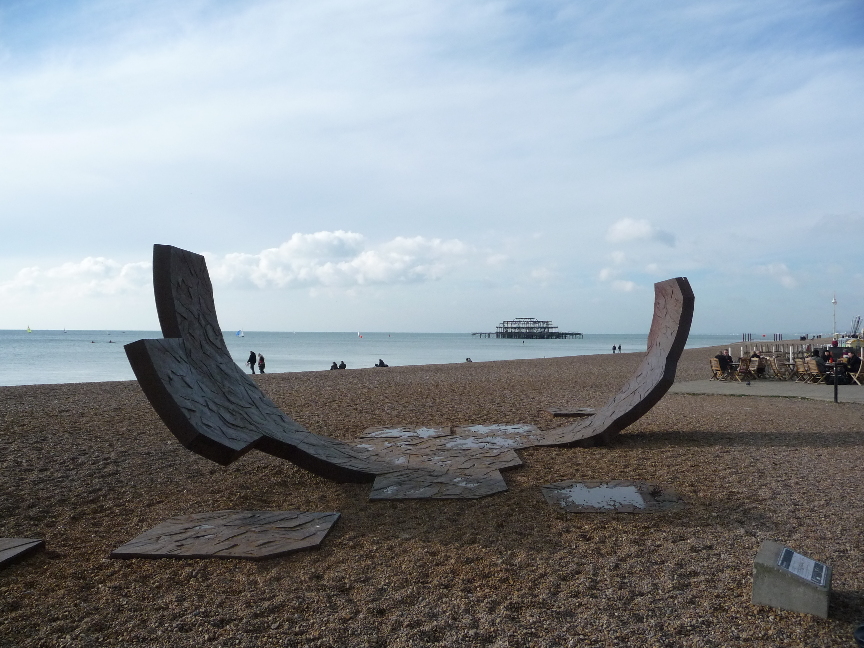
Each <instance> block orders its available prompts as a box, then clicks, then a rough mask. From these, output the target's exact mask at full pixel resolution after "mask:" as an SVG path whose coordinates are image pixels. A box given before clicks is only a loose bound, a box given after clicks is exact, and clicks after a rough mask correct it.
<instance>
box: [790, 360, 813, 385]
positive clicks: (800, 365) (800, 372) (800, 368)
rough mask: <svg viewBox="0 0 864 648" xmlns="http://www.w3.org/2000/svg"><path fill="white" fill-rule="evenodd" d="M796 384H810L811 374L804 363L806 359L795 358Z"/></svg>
mask: <svg viewBox="0 0 864 648" xmlns="http://www.w3.org/2000/svg"><path fill="white" fill-rule="evenodd" d="M794 372H795V373H794V376H795V382H805V383H806V382H810V372H809V371H808V370H807V365H806V364H805V363H804V358H795V370H794Z"/></svg>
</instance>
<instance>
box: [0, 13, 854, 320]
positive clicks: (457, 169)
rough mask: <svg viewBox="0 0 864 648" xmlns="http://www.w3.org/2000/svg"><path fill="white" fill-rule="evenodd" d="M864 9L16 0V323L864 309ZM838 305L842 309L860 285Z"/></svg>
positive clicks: (11, 92)
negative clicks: (193, 277)
mask: <svg viewBox="0 0 864 648" xmlns="http://www.w3.org/2000/svg"><path fill="white" fill-rule="evenodd" d="M862 70H864V0H813V1H804V0H784V1H783V2H779V1H775V0H765V1H763V2H758V3H753V2H749V1H748V2H744V1H741V2H738V1H736V0H724V1H722V2H720V1H716V2H715V1H713V0H704V1H702V2H699V3H691V2H681V1H678V0H670V1H668V2H663V3H658V2H655V1H653V0H632V1H628V2H623V1H616V0H584V1H581V2H564V1H558V0H546V1H544V2H520V1H515V0H514V1H507V0H495V1H481V0H459V1H458V2H457V1H452V0H434V1H427V0H414V1H413V2H409V3H406V2H396V1H390V0H378V1H376V2H372V1H368V0H350V1H347V0H318V1H316V2H290V1H282V2H265V1H256V0H243V1H242V2H241V1H239V0H238V1H233V0H213V1H208V0H190V1H187V2H176V0H171V1H164V0H140V1H138V0H133V1H129V0H28V1H22V0H4V2H3V3H0V329H23V328H26V327H27V326H28V325H29V326H31V327H32V328H33V329H61V328H64V327H65V328H69V329H107V330H111V329H129V330H155V329H158V319H157V316H156V312H155V306H154V302H153V297H152V281H151V266H150V261H151V257H152V246H153V244H154V243H161V244H171V245H176V246H178V247H181V248H184V249H187V250H191V251H194V252H198V253H201V254H203V255H205V257H206V259H207V263H208V268H209V270H210V273H211V277H212V279H213V284H214V292H215V298H216V306H217V310H218V313H219V318H220V324H221V325H222V326H223V328H225V329H238V328H243V329H246V330H269V331H354V330H356V331H363V330H365V331H414V332H474V331H489V330H494V327H495V325H496V324H497V323H498V322H500V321H502V320H505V319H512V318H514V317H537V318H539V319H548V320H552V321H553V322H554V323H555V324H556V325H558V326H559V327H560V328H561V330H566V331H581V332H585V333H644V332H647V329H648V327H649V326H650V321H651V310H652V305H653V283H654V282H656V281H662V280H664V279H668V278H671V277H676V276H685V277H687V278H688V279H689V281H690V283H691V285H692V287H693V290H694V293H695V295H696V312H695V316H694V322H693V328H692V330H693V331H694V332H696V333H704V334H709V333H717V334H734V336H740V334H741V333H743V332H749V333H753V334H754V335H755V336H761V335H762V334H768V335H769V336H770V335H771V334H772V333H775V332H781V333H784V334H786V335H792V334H803V333H817V332H818V333H826V332H827V333H830V332H831V331H832V329H833V326H834V324H833V321H834V314H835V310H836V320H837V329H838V330H841V331H842V330H846V329H848V328H849V324H850V322H851V320H852V318H853V317H854V316H856V315H861V314H864V263H862V259H864V254H862V253H864V74H862ZM835 294H836V300H837V304H836V308H835V306H834V305H833V304H832V303H831V301H832V298H833V297H834V295H835Z"/></svg>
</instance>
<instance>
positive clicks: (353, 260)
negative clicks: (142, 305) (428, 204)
mask: <svg viewBox="0 0 864 648" xmlns="http://www.w3.org/2000/svg"><path fill="white" fill-rule="evenodd" d="M469 252H470V248H469V246H467V245H466V244H464V243H462V242H461V241H459V240H456V239H453V240H448V241H444V240H441V239H437V238H433V239H429V238H424V237H422V236H415V237H413V238H406V237H401V236H400V237H396V238H394V239H392V240H390V241H387V242H385V243H382V244H380V245H372V244H370V243H369V242H367V240H366V239H365V238H364V237H363V236H362V235H361V234H357V233H355V232H346V231H343V230H338V231H335V232H316V233H314V234H294V235H293V236H292V237H291V238H290V239H289V240H288V241H286V242H285V243H283V244H282V245H280V246H279V247H276V248H268V249H266V250H262V251H261V252H259V253H258V254H241V253H233V254H227V255H225V256H223V257H218V256H215V255H207V259H208V260H207V265H208V268H209V270H210V274H211V276H212V278H213V281H214V283H223V284H241V285H242V284H244V283H248V284H252V285H254V286H257V287H258V288H297V287H308V288H317V287H337V288H338V287H341V288H350V287H354V286H365V285H374V284H399V283H418V282H425V281H435V280H437V279H440V278H442V277H443V276H444V275H446V274H447V273H449V272H450V271H452V270H453V269H454V268H455V267H457V266H459V265H461V264H462V263H464V262H465V261H466V259H467V257H468V253H469Z"/></svg>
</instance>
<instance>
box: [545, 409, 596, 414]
mask: <svg viewBox="0 0 864 648" xmlns="http://www.w3.org/2000/svg"><path fill="white" fill-rule="evenodd" d="M543 411H544V412H546V413H547V414H551V415H552V416H594V415H595V414H596V413H597V410H596V409H594V408H593V407H546V408H544V409H543Z"/></svg>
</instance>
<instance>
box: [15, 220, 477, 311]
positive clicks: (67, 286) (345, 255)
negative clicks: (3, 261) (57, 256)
mask: <svg viewBox="0 0 864 648" xmlns="http://www.w3.org/2000/svg"><path fill="white" fill-rule="evenodd" d="M471 250H472V248H470V247H469V246H468V245H466V244H464V243H462V242H461V241H458V240H456V239H453V240H447V241H445V240H442V239H437V238H432V239H430V238H424V237H422V236H415V237H412V238H407V237H401V236H400V237H396V238H394V239H392V240H389V241H385V242H384V243H381V244H379V245H372V244H370V243H369V242H368V241H367V240H366V238H365V237H364V236H363V235H361V234H357V233H355V232H345V231H342V230H338V231H335V232H315V233H314V234H294V235H293V236H291V238H290V239H289V240H287V241H285V242H284V243H282V244H281V245H280V246H279V247H275V248H268V249H265V250H262V251H261V252H259V253H257V254H243V253H229V254H225V255H222V256H219V255H213V254H205V257H206V258H207V266H208V270H209V272H210V277H211V279H212V281H213V283H214V284H216V285H219V284H222V285H239V286H246V287H249V286H252V287H257V288H303V287H307V288H322V287H336V288H351V287H357V286H369V285H386V284H406V283H408V284H410V283H422V282H428V281H436V280H438V279H441V278H442V277H444V276H445V275H447V274H448V273H449V272H451V271H453V270H454V269H455V268H457V267H458V266H460V265H462V264H464V263H465V262H466V261H467V260H468V258H469V253H470V252H471ZM150 268H151V264H150V263H147V262H136V263H125V264H124V263H120V262H118V261H114V260H112V259H107V258H105V257H87V258H85V259H83V260H82V261H77V262H68V263H64V264H62V265H59V266H55V267H51V268H47V269H43V268H40V267H38V266H34V267H28V268H23V269H21V270H19V271H18V272H17V273H16V274H15V276H14V277H13V278H12V279H11V280H9V281H7V282H4V283H0V293H6V294H12V293H31V294H36V293H39V294H41V295H42V296H45V295H48V294H55V293H56V294H63V295H64V296H78V297H82V296H87V295H117V294H120V293H126V292H132V291H139V290H144V289H147V290H149V289H150V286H151V285H152V284H151V282H152V278H151V271H150Z"/></svg>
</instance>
